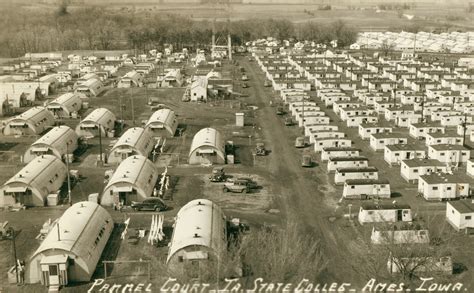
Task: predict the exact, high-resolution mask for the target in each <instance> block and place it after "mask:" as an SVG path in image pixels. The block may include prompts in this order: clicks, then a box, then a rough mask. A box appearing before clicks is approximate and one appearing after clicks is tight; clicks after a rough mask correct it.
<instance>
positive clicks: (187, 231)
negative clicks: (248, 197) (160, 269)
mask: <svg viewBox="0 0 474 293" xmlns="http://www.w3.org/2000/svg"><path fill="white" fill-rule="evenodd" d="M225 237H226V218H225V215H224V213H223V211H222V209H221V208H220V207H219V206H218V205H216V204H215V203H213V202H212V201H210V200H207V199H195V200H193V201H190V202H188V203H187V204H186V205H184V206H183V207H182V208H181V209H180V210H179V212H178V214H177V215H176V222H175V226H174V231H173V237H172V239H171V243H170V249H169V253H168V258H167V260H166V262H169V261H170V259H171V258H172V257H173V255H174V254H175V253H176V252H178V251H179V250H181V249H183V248H186V247H188V246H205V247H208V248H210V249H212V250H214V251H215V252H216V253H219V251H220V250H224V249H225V247H226V243H225V242H226V240H225Z"/></svg>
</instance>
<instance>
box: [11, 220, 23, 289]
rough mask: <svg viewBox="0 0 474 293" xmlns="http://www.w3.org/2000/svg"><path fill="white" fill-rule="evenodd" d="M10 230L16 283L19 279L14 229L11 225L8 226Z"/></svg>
mask: <svg viewBox="0 0 474 293" xmlns="http://www.w3.org/2000/svg"><path fill="white" fill-rule="evenodd" d="M8 230H9V231H10V235H11V237H12V245H13V257H14V258H15V260H14V261H15V274H16V283H17V284H18V283H19V282H20V280H19V279H18V262H17V257H16V243H15V237H16V235H15V229H13V228H12V227H10V228H8Z"/></svg>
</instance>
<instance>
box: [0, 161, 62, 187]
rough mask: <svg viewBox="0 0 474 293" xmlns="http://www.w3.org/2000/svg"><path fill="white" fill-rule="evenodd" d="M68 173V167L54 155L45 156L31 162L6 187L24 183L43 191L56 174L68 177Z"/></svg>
mask: <svg viewBox="0 0 474 293" xmlns="http://www.w3.org/2000/svg"><path fill="white" fill-rule="evenodd" d="M66 172H67V170H66V165H64V163H63V162H62V161H61V160H60V159H58V158H56V157H55V156H52V155H43V156H40V157H37V158H35V159H34V160H32V161H31V162H29V163H28V165H26V166H25V167H23V169H21V170H20V171H19V172H18V173H16V174H15V175H14V176H13V177H12V178H10V179H9V180H8V181H7V182H6V183H5V185H9V184H14V183H23V184H26V185H29V186H31V187H33V188H36V189H38V190H40V191H43V189H45V188H46V186H47V183H48V182H49V180H51V177H52V176H54V174H58V175H61V176H64V177H66V174H67V173H66ZM49 191H53V190H49Z"/></svg>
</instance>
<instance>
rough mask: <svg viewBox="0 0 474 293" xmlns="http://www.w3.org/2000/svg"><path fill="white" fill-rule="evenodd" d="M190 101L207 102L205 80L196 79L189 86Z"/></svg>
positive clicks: (201, 78) (203, 78)
mask: <svg viewBox="0 0 474 293" xmlns="http://www.w3.org/2000/svg"><path fill="white" fill-rule="evenodd" d="M190 92H191V101H207V78H206V77H198V78H197V79H196V80H195V81H193V83H192V84H191V89H190Z"/></svg>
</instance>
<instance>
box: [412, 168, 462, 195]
mask: <svg viewBox="0 0 474 293" xmlns="http://www.w3.org/2000/svg"><path fill="white" fill-rule="evenodd" d="M469 181H470V180H469V178H468V177H467V176H466V175H463V174H456V175H452V174H439V173H433V174H430V175H423V176H420V177H419V180H418V193H420V194H421V195H422V196H423V197H424V198H425V199H426V200H440V201H441V200H444V199H455V198H466V197H468V196H469Z"/></svg>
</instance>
